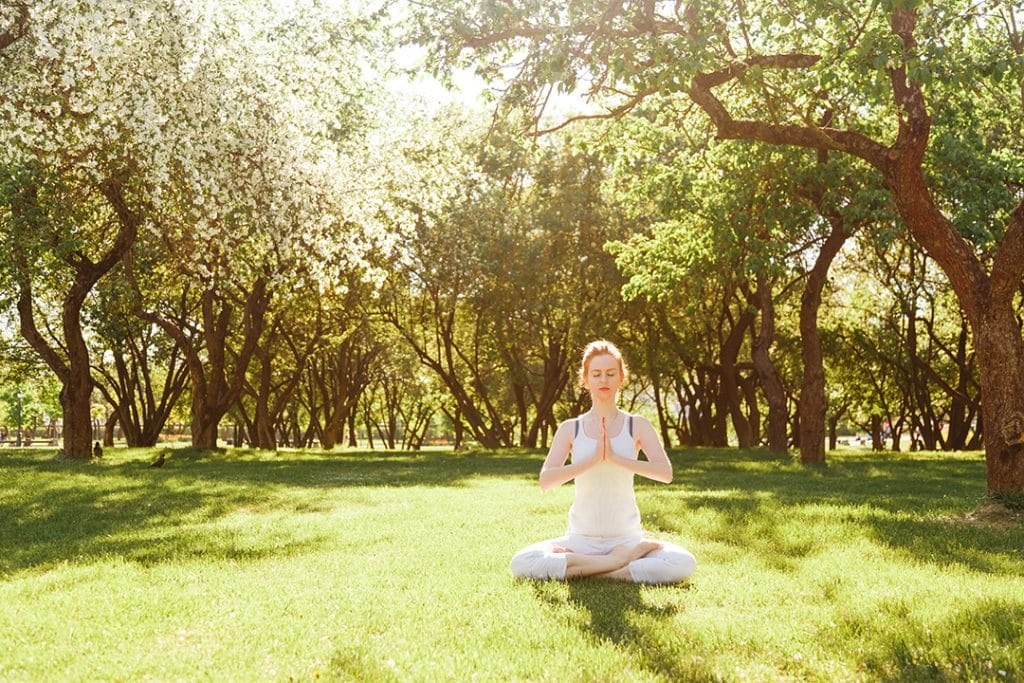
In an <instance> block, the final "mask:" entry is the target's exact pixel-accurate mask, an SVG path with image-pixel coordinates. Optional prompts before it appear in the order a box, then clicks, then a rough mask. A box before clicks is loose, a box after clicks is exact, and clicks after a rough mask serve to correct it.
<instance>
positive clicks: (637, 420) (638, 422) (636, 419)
mask: <svg viewBox="0 0 1024 683" xmlns="http://www.w3.org/2000/svg"><path fill="white" fill-rule="evenodd" d="M641 429H642V430H650V431H652V432H653V431H654V425H652V424H651V421H650V420H648V419H647V418H646V417H644V416H643V415H634V416H633V431H634V432H635V433H639V432H640V430H641Z"/></svg>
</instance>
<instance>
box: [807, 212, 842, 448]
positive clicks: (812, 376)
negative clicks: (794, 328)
mask: <svg viewBox="0 0 1024 683" xmlns="http://www.w3.org/2000/svg"><path fill="white" fill-rule="evenodd" d="M828 219H829V223H830V225H831V226H832V230H831V232H830V233H829V235H828V237H827V238H826V239H825V243H824V244H823V245H822V247H821V251H820V252H819V253H818V258H817V259H816V260H815V262H814V267H813V268H811V272H810V273H808V275H807V282H806V284H805V285H804V291H803V295H802V296H801V297H800V358H801V360H802V361H803V381H802V384H801V386H800V400H799V409H798V410H799V417H800V422H799V424H800V462H802V463H804V464H805V465H810V464H817V463H823V462H825V411H826V410H827V409H828V401H827V400H826V399H825V367H824V364H823V362H822V354H821V339H820V338H819V336H818V309H819V308H820V307H821V292H822V290H823V289H824V288H825V282H826V281H827V279H828V269H829V267H830V266H831V265H832V259H834V258H835V256H836V254H838V253H839V250H840V249H841V248H842V246H843V243H844V242H845V241H846V230H845V226H844V224H843V220H842V218H841V217H840V216H838V215H830V216H828Z"/></svg>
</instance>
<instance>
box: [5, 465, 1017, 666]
mask: <svg viewBox="0 0 1024 683" xmlns="http://www.w3.org/2000/svg"><path fill="white" fill-rule="evenodd" d="M155 453H156V451H155V450H126V449H115V450H113V451H109V452H108V453H107V455H106V457H105V458H104V459H103V460H102V461H100V462H95V463H91V464H68V463H55V462H52V461H51V460H50V459H49V457H50V452H48V451H37V452H23V453H17V452H14V451H6V452H3V453H0V680H4V681H11V680H14V681H17V680H97V679H101V680H102V679H120V680H140V679H146V678H150V679H159V680H171V679H174V680H177V679H184V680H197V679H202V680H288V679H296V680H316V679H321V680H372V681H378V680H380V681H390V680H395V681H405V680H420V681H435V680H451V681H463V680H474V679H475V680H531V681H612V680H615V681H619V680H637V681H648V680H649V681H654V680H666V681H668V680H672V681H677V680H683V681H702V680H708V681H710V680H726V681H732V680H765V681H775V680H799V681H804V680H821V681H826V680H827V681H836V680H839V681H841V680H879V679H881V680H971V679H975V680H1018V681H1020V680H1024V581H1022V578H1024V557H1022V549H1024V529H1022V527H1021V525H1020V523H1019V522H1018V523H1010V524H987V523H976V522H973V521H971V520H969V519H966V518H964V515H965V513H969V512H971V511H972V510H975V509H977V508H978V506H979V505H980V504H981V502H982V499H983V495H984V463H983V462H982V460H981V457H980V456H979V455H978V454H976V453H975V454H962V455H949V454H920V453H919V454H904V455H882V456H879V455H871V454H868V453H863V452H847V453H843V454H833V455H832V456H831V463H830V465H829V466H828V467H825V468H815V469H804V468H802V467H800V466H799V465H798V464H795V463H793V462H792V461H789V460H779V459H775V458H772V457H769V456H768V455H766V454H764V453H762V452H760V451H735V450H684V451H674V452H672V453H671V455H672V459H673V462H674V464H675V469H676V478H675V481H674V482H673V484H671V485H661V484H655V483H644V482H642V481H641V480H639V479H638V488H637V491H638V494H637V495H638V500H639V503H640V508H641V511H642V512H643V513H644V521H645V526H646V527H647V529H648V530H649V531H650V532H651V534H652V535H654V536H656V537H660V538H664V539H667V540H671V541H674V542H677V543H680V544H682V545H684V546H685V547H687V548H689V549H690V550H691V551H692V552H694V554H695V555H696V556H697V559H698V563H699V564H698V569H697V573H696V575H695V576H694V578H693V580H692V581H691V582H690V583H689V584H687V585H680V586H666V587H661V586H633V585H627V584H620V583H613V582H608V581H603V580H600V579H588V580H581V581H576V582H572V583H569V584H562V583H555V582H547V583H532V582H525V581H517V580H514V579H513V578H512V577H511V576H510V574H509V571H508V561H509V558H510V557H511V555H512V554H513V553H514V552H515V551H516V550H517V549H518V548H520V547H522V546H524V545H526V544H528V543H531V542H533V541H535V540H539V539H542V538H546V537H553V536H557V535H559V534H561V533H562V532H563V531H564V528H565V523H566V511H567V509H568V507H569V504H570V502H571V499H572V486H571V485H567V486H564V487H561V488H560V489H558V490H555V491H551V492H547V493H543V492H541V491H540V489H539V488H538V487H537V484H536V475H537V471H538V469H539V467H540V464H541V461H542V456H541V454H538V453H535V452H525V451H519V452H506V453H491V452H478V453H469V454H451V453H428V454H422V455H414V454H402V453H397V454H396V453H370V452H351V453H320V452H282V453H280V454H277V455H275V454H271V453H263V452H252V451H243V450H231V451H227V452H224V453H201V452H194V451H187V450H185V451H173V452H171V455H170V456H169V457H168V460H167V464H166V465H165V466H164V467H163V468H162V469H150V468H148V467H146V465H147V464H148V462H149V461H150V460H151V459H152V458H154V457H155Z"/></svg>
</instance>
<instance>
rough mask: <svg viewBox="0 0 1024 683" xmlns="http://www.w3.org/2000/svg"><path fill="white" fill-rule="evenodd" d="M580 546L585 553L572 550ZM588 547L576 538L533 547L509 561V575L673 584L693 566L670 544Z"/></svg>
mask: <svg viewBox="0 0 1024 683" xmlns="http://www.w3.org/2000/svg"><path fill="white" fill-rule="evenodd" d="M581 542H582V545H583V546H584V547H583V548H582V549H583V550H585V551H586V552H577V551H576V550H575V549H574V548H573V545H577V544H579V543H581ZM588 545H590V544H589V543H587V542H586V541H585V540H584V541H581V539H579V538H578V537H575V538H573V537H563V538H556V539H553V540H550V541H541V542H539V543H534V544H533V545H530V546H527V547H526V548H523V549H522V550H520V551H519V552H518V553H516V555H515V557H513V558H512V562H511V569H512V573H513V574H515V575H516V576H519V577H523V578H532V579H571V578H575V577H581V576H601V577H604V578H609V579H616V580H619V581H633V582H636V583H675V582H678V581H683V580H685V579H687V578H689V577H690V575H691V574H693V571H694V569H695V568H696V566H697V561H696V559H694V557H693V555H691V554H690V553H689V552H687V551H686V550H685V549H683V548H681V547H679V546H677V545H674V544H672V543H661V542H657V541H649V540H640V541H638V542H632V543H623V544H620V545H616V546H614V547H612V548H611V549H610V550H604V548H600V547H593V548H591V547H586V546H588Z"/></svg>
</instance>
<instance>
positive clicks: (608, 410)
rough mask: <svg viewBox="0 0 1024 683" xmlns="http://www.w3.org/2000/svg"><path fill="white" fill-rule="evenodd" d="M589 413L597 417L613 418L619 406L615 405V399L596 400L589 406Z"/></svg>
mask: <svg viewBox="0 0 1024 683" xmlns="http://www.w3.org/2000/svg"><path fill="white" fill-rule="evenodd" d="M590 413H591V414H592V415H596V416H597V417H603V418H608V419H610V418H613V417H615V416H616V415H618V414H619V407H618V406H617V405H615V401H614V400H611V401H600V400H596V401H594V402H593V405H591V407H590Z"/></svg>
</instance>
